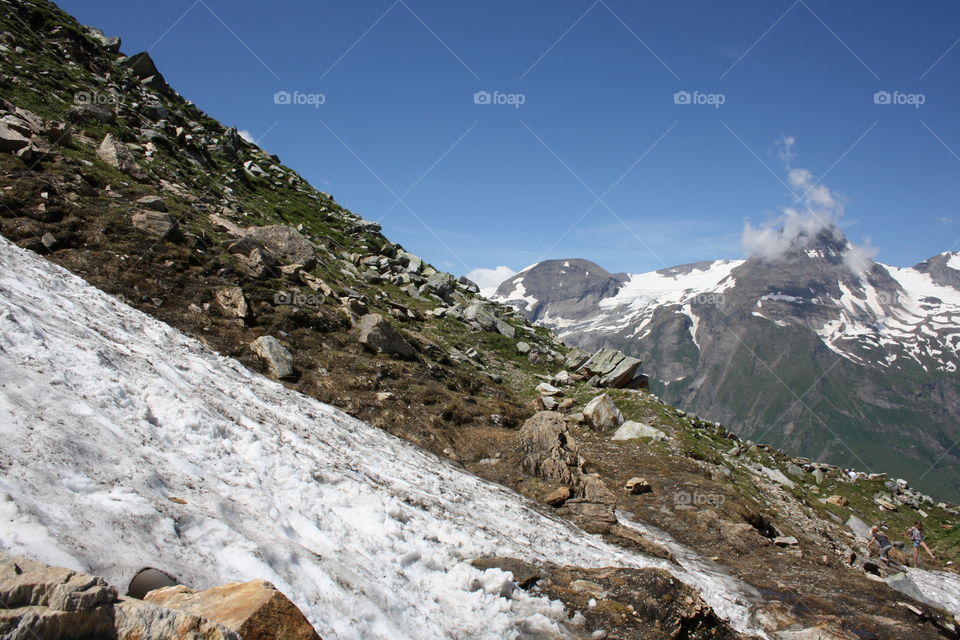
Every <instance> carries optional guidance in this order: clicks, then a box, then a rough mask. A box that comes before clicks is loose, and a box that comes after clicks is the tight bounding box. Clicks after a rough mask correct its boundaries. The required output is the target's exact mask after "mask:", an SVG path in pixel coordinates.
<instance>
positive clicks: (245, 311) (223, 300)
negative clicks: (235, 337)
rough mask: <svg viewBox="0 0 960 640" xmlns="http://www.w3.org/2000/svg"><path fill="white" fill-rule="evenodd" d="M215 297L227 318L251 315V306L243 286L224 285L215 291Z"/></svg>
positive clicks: (242, 317) (241, 317)
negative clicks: (244, 293)
mask: <svg viewBox="0 0 960 640" xmlns="http://www.w3.org/2000/svg"><path fill="white" fill-rule="evenodd" d="M213 296H214V299H215V300H216V302H217V305H219V307H220V310H221V312H222V313H223V315H224V316H226V317H227V318H240V319H241V320H242V319H244V318H246V317H247V316H248V315H250V306H249V305H248V304H247V298H246V296H244V295H243V289H242V288H241V287H222V288H220V289H217V290H216V291H214V294H213Z"/></svg>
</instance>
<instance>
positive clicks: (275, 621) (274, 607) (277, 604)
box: [145, 580, 320, 640]
mask: <svg viewBox="0 0 960 640" xmlns="http://www.w3.org/2000/svg"><path fill="white" fill-rule="evenodd" d="M145 600H146V601H147V602H149V603H152V604H156V605H160V606H162V607H168V608H171V609H178V610H181V611H185V612H187V613H190V614H193V615H196V616H200V617H202V618H206V619H208V620H213V621H215V622H219V623H220V624H223V625H225V626H227V627H229V628H230V629H232V630H233V631H235V632H236V633H237V634H239V635H240V637H241V638H242V639H243V640H320V636H319V635H317V632H316V631H314V629H313V627H312V626H310V623H309V622H308V621H307V619H306V618H305V617H304V615H303V613H301V612H300V610H299V609H298V608H297V606H296V605H295V604H293V603H292V602H290V600H289V599H288V598H287V597H286V596H285V595H283V594H282V593H280V591H278V590H277V588H276V587H274V586H273V585H272V584H270V583H269V582H266V581H264V580H253V581H251V582H243V583H239V582H238V583H232V584H225V585H222V586H219V587H214V588H213V589H208V590H206V591H193V590H191V589H188V588H187V587H184V586H177V587H168V588H165V589H157V590H156V591H151V592H150V593H148V594H147V596H146V598H145Z"/></svg>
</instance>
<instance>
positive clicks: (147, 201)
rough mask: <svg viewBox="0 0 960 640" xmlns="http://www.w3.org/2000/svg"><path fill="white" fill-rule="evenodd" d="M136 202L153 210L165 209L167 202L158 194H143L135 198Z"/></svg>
mask: <svg viewBox="0 0 960 640" xmlns="http://www.w3.org/2000/svg"><path fill="white" fill-rule="evenodd" d="M137 202H138V203H140V204H142V205H143V206H145V207H146V208H147V209H153V210H154V211H166V210H167V203H166V202H164V200H163V198H161V197H160V196H143V197H141V198H137Z"/></svg>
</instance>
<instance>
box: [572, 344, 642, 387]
mask: <svg viewBox="0 0 960 640" xmlns="http://www.w3.org/2000/svg"><path fill="white" fill-rule="evenodd" d="M641 364H643V361H642V360H639V359H637V358H632V357H630V356H628V355H625V354H624V353H622V352H620V351H617V350H616V349H600V350H598V351H597V352H596V353H594V354H593V355H592V356H590V358H589V359H588V360H587V361H586V362H584V363H583V364H582V365H580V367H579V368H578V371H580V372H582V373H583V374H584V376H585V377H587V378H592V377H593V376H597V377H598V381H597V385H596V386H599V387H608V388H611V389H622V388H624V387H626V386H629V385H630V383H631V382H633V379H634V378H635V377H636V374H637V370H638V369H639V368H640V365H641Z"/></svg>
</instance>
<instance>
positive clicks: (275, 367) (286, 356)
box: [250, 336, 296, 380]
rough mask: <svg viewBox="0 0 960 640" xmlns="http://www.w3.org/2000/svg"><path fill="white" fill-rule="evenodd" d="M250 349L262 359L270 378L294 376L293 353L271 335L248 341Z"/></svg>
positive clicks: (280, 378) (277, 378) (278, 378)
mask: <svg viewBox="0 0 960 640" xmlns="http://www.w3.org/2000/svg"><path fill="white" fill-rule="evenodd" d="M250 350H251V351H253V352H254V353H255V354H257V355H258V356H260V357H261V358H262V359H263V361H264V363H266V365H267V372H268V373H269V374H270V377H271V378H274V379H275V380H285V379H289V378H293V377H295V376H296V372H295V370H294V368H293V355H292V354H291V353H290V352H289V351H288V350H287V348H286V347H284V346H283V345H282V344H280V341H279V340H277V339H276V338H274V337H273V336H261V337H259V338H257V339H256V340H254V341H253V342H251V343H250Z"/></svg>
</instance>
